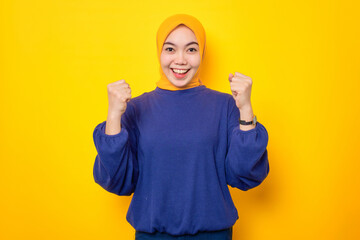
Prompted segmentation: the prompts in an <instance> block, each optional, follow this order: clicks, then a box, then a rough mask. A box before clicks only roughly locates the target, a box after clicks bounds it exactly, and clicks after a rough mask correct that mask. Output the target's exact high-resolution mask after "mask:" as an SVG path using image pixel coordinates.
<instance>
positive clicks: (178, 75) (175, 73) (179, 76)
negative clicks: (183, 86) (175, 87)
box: [171, 68, 190, 79]
mask: <svg viewBox="0 0 360 240" xmlns="http://www.w3.org/2000/svg"><path fill="white" fill-rule="evenodd" d="M175 69H176V70H187V71H186V72H184V73H177V72H174V68H171V71H172V73H173V74H174V76H175V77H176V78H177V79H182V78H184V77H185V76H186V74H187V73H188V72H189V70H190V69H181V68H175Z"/></svg>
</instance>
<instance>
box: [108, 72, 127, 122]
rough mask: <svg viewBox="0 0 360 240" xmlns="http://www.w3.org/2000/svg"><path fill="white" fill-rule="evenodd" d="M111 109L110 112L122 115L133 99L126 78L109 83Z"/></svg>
mask: <svg viewBox="0 0 360 240" xmlns="http://www.w3.org/2000/svg"><path fill="white" fill-rule="evenodd" d="M107 91H108V100H109V109H108V114H109V115H112V116H118V117H121V116H122V114H123V113H124V112H125V110H126V106H127V103H128V102H129V101H130V99H131V88H130V86H129V84H128V83H126V82H125V80H123V79H121V80H119V81H116V82H113V83H109V84H108V85H107Z"/></svg>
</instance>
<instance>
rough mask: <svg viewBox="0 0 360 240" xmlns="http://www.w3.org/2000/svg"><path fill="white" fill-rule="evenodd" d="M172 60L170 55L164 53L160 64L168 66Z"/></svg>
mask: <svg viewBox="0 0 360 240" xmlns="http://www.w3.org/2000/svg"><path fill="white" fill-rule="evenodd" d="M170 62H171V58H170V57H169V56H167V55H164V54H162V55H161V56H160V64H161V66H164V67H166V66H168V65H169V64H170Z"/></svg>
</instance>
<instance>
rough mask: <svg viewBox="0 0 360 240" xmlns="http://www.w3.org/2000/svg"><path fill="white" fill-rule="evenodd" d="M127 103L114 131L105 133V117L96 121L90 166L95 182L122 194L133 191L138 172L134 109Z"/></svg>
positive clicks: (110, 190) (108, 189) (128, 194)
mask: <svg viewBox="0 0 360 240" xmlns="http://www.w3.org/2000/svg"><path fill="white" fill-rule="evenodd" d="M129 103H130V102H129ZM129 103H128V106H127V108H126V111H125V113H124V114H123V115H122V117H121V131H120V132H119V133H118V134H115V135H107V134H106V133H105V127H106V121H104V122H102V123H100V124H98V125H97V126H96V127H95V130H94V133H93V138H94V144H95V147H96V150H97V155H96V158H95V163H94V169H93V175H94V180H95V182H96V183H97V184H99V185H100V186H101V187H103V188H104V189H105V190H107V191H109V192H111V193H115V194H117V195H126V196H130V195H131V194H132V193H133V192H134V190H135V187H136V182H137V179H138V173H139V167H138V161H137V156H136V155H137V154H136V152H137V151H136V146H137V129H136V125H135V113H134V109H133V107H132V106H131V104H129Z"/></svg>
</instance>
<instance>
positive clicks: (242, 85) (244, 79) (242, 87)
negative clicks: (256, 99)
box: [229, 72, 252, 110]
mask: <svg viewBox="0 0 360 240" xmlns="http://www.w3.org/2000/svg"><path fill="white" fill-rule="evenodd" d="M229 81H230V88H231V92H232V95H233V98H234V100H235V102H236V106H237V107H238V108H239V110H242V109H245V108H251V99H250V97H251V86H252V80H251V78H250V77H248V76H246V75H244V74H241V73H239V72H235V76H234V75H233V74H232V73H230V74H229Z"/></svg>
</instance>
